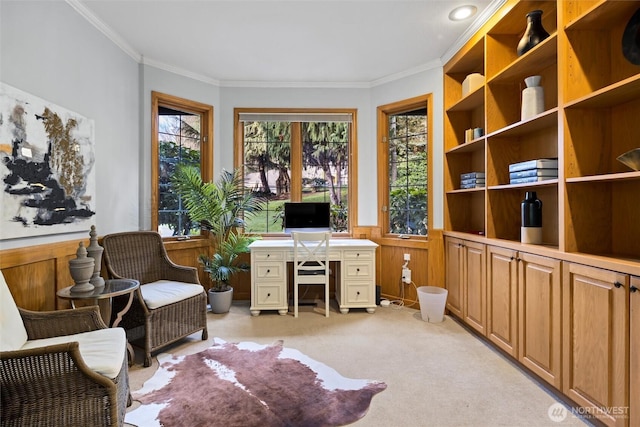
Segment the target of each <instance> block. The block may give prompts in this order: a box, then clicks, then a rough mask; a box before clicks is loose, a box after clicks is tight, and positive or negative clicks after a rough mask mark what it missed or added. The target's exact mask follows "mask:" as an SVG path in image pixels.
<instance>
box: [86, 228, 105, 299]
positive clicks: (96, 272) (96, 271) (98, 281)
mask: <svg viewBox="0 0 640 427" xmlns="http://www.w3.org/2000/svg"><path fill="white" fill-rule="evenodd" d="M89 237H90V239H89V247H88V248H87V255H88V256H90V257H91V258H93V259H94V260H95V265H94V267H93V275H92V276H91V280H90V281H89V282H91V284H92V285H93V286H95V287H96V288H99V287H102V286H104V279H103V278H102V277H101V276H100V269H101V268H102V252H104V248H103V247H102V246H100V245H98V233H96V226H95V225H92V226H91V231H90V232H89Z"/></svg>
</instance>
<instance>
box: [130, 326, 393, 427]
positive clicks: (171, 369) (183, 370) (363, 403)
mask: <svg viewBox="0 0 640 427" xmlns="http://www.w3.org/2000/svg"><path fill="white" fill-rule="evenodd" d="M158 361H159V364H160V367H159V368H158V371H157V372H156V373H155V374H154V375H153V377H152V378H150V379H149V380H148V381H147V382H146V383H145V384H144V386H143V387H142V389H140V390H138V391H137V392H134V393H132V396H133V399H134V400H137V401H139V402H141V406H140V407H138V408H136V409H134V410H132V411H131V412H129V413H127V415H126V418H125V421H126V422H127V423H129V424H132V425H135V426H139V427H152V426H165V427H170V426H180V427H196V426H225V427H227V426H229V427H231V426H242V427H250V426H261V427H262V426H304V427H313V426H318V427H319V426H341V425H345V424H350V423H353V422H355V421H357V420H358V419H360V418H362V417H363V416H364V415H365V414H366V413H367V410H368V409H369V404H370V403H371V399H372V398H373V396H374V395H375V394H377V393H379V392H381V391H383V390H384V389H385V388H386V387H387V385H386V384H385V383H382V382H378V381H370V380H357V379H349V378H344V377H342V376H341V375H340V374H338V372H336V371H335V370H334V369H332V368H330V367H328V366H326V365H324V364H322V363H320V362H317V361H315V360H313V359H311V358H309V357H307V356H305V355H304V354H302V353H300V352H299V351H298V350H294V349H291V348H286V347H283V342H282V341H278V342H276V343H274V344H272V345H260V344H256V343H252V342H241V343H227V342H224V341H223V340H221V339H219V338H216V339H215V340H214V344H213V346H212V347H210V348H209V349H207V350H204V351H202V352H200V353H196V354H192V355H189V356H178V357H172V356H170V355H166V354H163V355H159V356H158Z"/></svg>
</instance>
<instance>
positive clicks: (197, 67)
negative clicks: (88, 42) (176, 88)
mask: <svg viewBox="0 0 640 427" xmlns="http://www.w3.org/2000/svg"><path fill="white" fill-rule="evenodd" d="M67 2H68V3H69V4H70V5H71V6H73V7H74V8H75V9H76V10H78V11H79V12H80V13H81V14H82V15H84V16H85V18H87V19H88V20H89V21H90V22H92V23H93V25H95V26H96V27H97V28H98V29H100V30H101V31H102V32H103V33H104V34H105V35H107V36H108V37H109V38H110V39H112V40H113V41H114V42H115V43H116V44H118V45H119V46H120V47H121V48H122V49H123V50H125V51H126V52H127V53H129V54H130V55H131V56H132V57H134V58H135V59H136V60H137V61H139V62H142V63H145V64H150V65H153V66H156V67H159V68H162V69H166V70H169V71H173V72H177V73H179V74H184V75H188V76H190V77H192V78H196V79H200V80H205V81H211V82H213V83H216V84H220V85H223V86H224V85H239V86H242V85H255V86H261V85H264V86H269V85H286V84H289V85H307V86H309V85H311V86H313V85H325V86H340V85H342V86H345V87H348V86H354V87H357V86H371V85H375V84H377V83H380V82H384V81H389V80H394V79H397V78H399V77H402V76H404V75H409V74H413V73H416V72H419V71H422V70H424V69H429V68H433V67H435V66H440V65H441V64H442V59H443V57H446V55H447V54H448V52H453V51H454V50H456V49H457V48H459V47H460V44H461V42H462V41H464V40H465V39H466V38H467V37H468V36H469V35H470V34H471V33H472V32H473V31H475V30H476V29H477V28H478V27H479V25H480V24H481V22H483V21H485V20H486V19H487V18H488V16H490V14H491V13H492V12H493V11H494V10H495V9H496V8H497V6H498V5H499V4H501V3H502V1H500V0H410V1H404V0H374V1H369V0H350V1H344V0H342V1H340V0H280V1H274V0H252V1H251V0H67ZM462 4H471V5H475V6H476V7H477V8H478V12H477V13H476V15H475V16H474V17H472V18H468V19H467V20H464V21H460V22H453V21H451V20H449V18H448V15H449V12H450V11H451V10H452V9H453V8H454V7H456V6H459V5H462ZM444 59H446V58H444Z"/></svg>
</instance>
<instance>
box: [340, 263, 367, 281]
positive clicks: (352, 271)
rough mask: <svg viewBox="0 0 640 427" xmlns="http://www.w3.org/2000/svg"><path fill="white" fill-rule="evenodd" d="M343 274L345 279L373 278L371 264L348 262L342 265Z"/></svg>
mask: <svg viewBox="0 0 640 427" xmlns="http://www.w3.org/2000/svg"><path fill="white" fill-rule="evenodd" d="M343 272H344V275H345V277H346V278H347V279H350V278H354V277H359V278H367V277H374V276H373V274H374V270H373V262H368V261H365V262H358V261H348V262H344V263H343Z"/></svg>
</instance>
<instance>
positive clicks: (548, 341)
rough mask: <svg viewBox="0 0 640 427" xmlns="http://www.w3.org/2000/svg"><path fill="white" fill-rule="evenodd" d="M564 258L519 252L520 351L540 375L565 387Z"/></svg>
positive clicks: (549, 381) (522, 360)
mask: <svg viewBox="0 0 640 427" xmlns="http://www.w3.org/2000/svg"><path fill="white" fill-rule="evenodd" d="M560 266H561V262H560V261H559V260H557V259H553V258H548V257H543V256H538V255H533V254H528V253H524V252H520V253H519V254H518V278H519V283H518V293H519V303H520V305H519V310H518V331H519V333H518V354H519V355H520V362H522V364H523V365H524V366H526V367H527V368H529V369H531V370H532V371H533V372H534V373H536V374H537V375H538V376H539V377H541V378H542V379H544V380H545V381H547V382H548V383H549V384H551V385H553V386H554V387H556V388H557V389H558V390H560V389H561V387H562V376H561V363H562V360H561V356H562V349H561V345H562V336H561V334H562V317H561V313H562V312H561V310H562V304H561V299H560V295H561V291H562V284H561V280H562V274H561V270H560Z"/></svg>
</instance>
